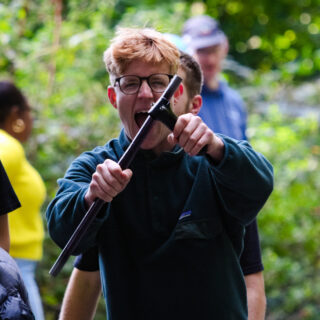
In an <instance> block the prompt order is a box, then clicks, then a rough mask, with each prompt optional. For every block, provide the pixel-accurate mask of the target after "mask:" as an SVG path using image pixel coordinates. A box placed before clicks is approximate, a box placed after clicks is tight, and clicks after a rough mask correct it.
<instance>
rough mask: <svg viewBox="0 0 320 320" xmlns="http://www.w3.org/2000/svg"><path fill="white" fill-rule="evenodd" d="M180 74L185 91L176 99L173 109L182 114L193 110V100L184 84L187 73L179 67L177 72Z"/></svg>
mask: <svg viewBox="0 0 320 320" xmlns="http://www.w3.org/2000/svg"><path fill="white" fill-rule="evenodd" d="M177 74H178V76H179V77H180V78H181V79H183V81H182V84H183V92H182V94H181V95H180V97H179V99H177V100H176V103H175V105H174V106H172V111H173V112H174V113H175V115H177V116H178V115H181V114H184V113H188V112H191V109H192V100H191V99H190V98H189V93H188V89H187V87H186V86H185V85H184V79H185V78H186V73H185V71H184V70H182V69H181V68H179V70H178V72H177Z"/></svg>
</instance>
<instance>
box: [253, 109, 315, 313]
mask: <svg viewBox="0 0 320 320" xmlns="http://www.w3.org/2000/svg"><path fill="white" fill-rule="evenodd" d="M250 124H251V128H250V131H249V132H250V135H251V143H252V145H253V146H254V147H255V148H256V149H257V150H258V151H260V152H262V153H263V154H264V155H266V156H267V158H268V159H269V160H270V161H271V163H272V164H273V165H274V173H275V188H274V191H273V193H272V195H271V197H270V199H269V200H268V202H267V204H266V205H265V207H264V209H263V210H262V212H261V213H260V215H259V219H258V223H259V229H260V236H261V246H262V252H263V260H264V264H265V272H264V274H265V283H266V292H267V297H268V310H269V314H270V318H271V319H287V318H288V316H289V315H291V316H293V315H295V318H294V319H317V318H318V316H319V311H320V310H319V308H320V306H319V304H318V301H319V299H320V285H319V281H317V279H318V278H319V274H320V259H319V246H320V240H319V236H318V235H319V232H320V221H319V215H320V198H319V189H320V182H319V181H320V179H319V178H320V148H319V145H320V136H319V124H318V123H317V122H316V121H315V120H314V119H312V118H297V119H290V118H289V119H286V118H284V117H283V115H281V114H280V113H279V111H278V108H277V106H275V105H271V106H270V109H269V112H268V113H267V115H265V116H259V115H254V116H252V117H251V119H250Z"/></svg>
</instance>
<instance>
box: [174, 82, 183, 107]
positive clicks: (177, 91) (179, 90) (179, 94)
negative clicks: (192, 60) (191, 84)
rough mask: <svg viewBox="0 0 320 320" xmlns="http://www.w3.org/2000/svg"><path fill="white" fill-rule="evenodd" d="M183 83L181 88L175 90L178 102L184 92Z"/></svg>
mask: <svg viewBox="0 0 320 320" xmlns="http://www.w3.org/2000/svg"><path fill="white" fill-rule="evenodd" d="M183 90H184V88H183V85H182V83H180V85H179V88H178V89H177V90H176V91H175V93H174V94H173V97H174V103H177V101H178V100H179V98H180V97H181V96H182V94H183Z"/></svg>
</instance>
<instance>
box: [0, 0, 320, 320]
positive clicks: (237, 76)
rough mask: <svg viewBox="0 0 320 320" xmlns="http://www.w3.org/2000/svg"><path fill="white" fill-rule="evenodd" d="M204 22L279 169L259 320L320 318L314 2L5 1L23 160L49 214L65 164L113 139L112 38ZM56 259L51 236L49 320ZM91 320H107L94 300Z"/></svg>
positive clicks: (263, 220)
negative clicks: (28, 130)
mask: <svg viewBox="0 0 320 320" xmlns="http://www.w3.org/2000/svg"><path fill="white" fill-rule="evenodd" d="M202 13H205V14H209V15H211V16H212V17H214V18H216V19H217V20H219V21H220V24H221V27H222V29H223V30H224V31H225V33H226V34H227V36H228V37H229V42H230V52H229V56H228V59H227V61H226V64H225V69H224V73H223V76H224V77H225V79H226V80H227V81H228V82H229V83H230V85H231V86H232V87H234V88H236V89H237V90H238V91H239V92H240V94H241V95H242V97H243V98H244V100H245V102H246V104H247V107H248V111H249V128H248V136H249V139H250V142H251V144H252V145H253V146H254V148H256V149H257V150H258V151H260V152H262V153H264V154H265V155H266V156H267V158H268V159H269V160H270V161H271V162H272V164H273V165H274V169H275V189H274V192H273V194H272V196H271V198H270V199H269V200H268V202H267V204H266V205H265V207H264V209H263V210H262V212H261V214H260V215H259V217H258V224H259V229H260V237H261V246H262V252H263V262H264V266H265V271H264V277H265V284H266V293H267V299H268V307H267V319H268V320H275V319H291V320H295V319H319V314H320V281H319V280H320V236H319V235H320V195H319V190H320V131H319V121H320V0H296V1H288V0H278V1H269V0H246V1H240V0H214V1H213V0H208V1H202V2H201V1H191V0H189V1H171V0H168V1H167V0H161V1H157V0H140V1H139V0H138V1H137V0H136V1H131V0H103V1H101V0H90V1H89V0H82V1H78V0H8V1H6V0H1V1H0V79H1V80H5V79H6V80H12V81H14V82H15V83H16V84H17V85H18V86H19V87H20V88H21V89H22V91H23V92H24V93H25V94H26V96H27V97H28V99H29V101H30V104H31V106H32V107H33V110H34V117H35V121H34V132H33V137H32V138H31V139H30V141H29V142H28V145H27V146H26V149H27V153H28V157H29V160H30V162H31V163H32V164H33V165H34V166H35V167H36V168H37V169H38V171H39V172H40V173H41V175H42V177H43V179H44V180H45V183H46V186H47V190H48V196H47V201H46V204H47V203H48V202H49V201H50V200H51V199H52V198H53V197H54V195H55V192H56V190H57V183H56V180H57V178H59V177H62V176H63V175H64V172H65V170H66V169H67V167H68V166H69V164H70V162H71V161H72V160H73V159H74V158H75V157H76V156H78V155H79V154H80V153H81V152H83V151H85V150H89V149H91V148H92V147H94V146H96V145H100V144H104V143H105V142H106V141H107V140H109V139H110V138H112V137H116V136H117V134H118V132H119V128H120V124H119V120H118V117H117V114H116V112H115V110H114V109H113V108H112V107H111V105H110V104H109V103H108V101H107V94H106V92H107V91H106V89H107V86H108V81H109V79H108V76H107V74H106V71H105V68H104V64H103V62H102V54H103V52H104V50H105V49H106V48H107V47H108V44H109V40H110V39H111V38H112V37H113V35H114V32H115V30H116V28H117V27H118V26H131V27H135V26H137V27H141V26H148V27H155V28H157V29H158V30H159V31H161V32H168V33H176V34H180V33H181V28H182V25H183V23H184V22H185V20H186V19H187V18H189V17H190V16H193V15H197V14H202ZM45 208H46V205H44V206H43V217H44V212H45ZM44 220H45V218H44ZM59 253H60V249H59V248H58V247H57V246H56V245H55V244H54V243H53V242H52V241H51V239H50V238H49V236H48V234H47V235H46V240H45V243H44V258H43V260H42V262H41V264H40V267H39V268H38V273H37V279H38V283H39V286H40V290H41V295H42V299H43V303H44V307H45V312H46V319H48V320H51V319H57V315H58V313H59V308H60V304H61V301H62V297H63V293H64V290H65V287H66V283H67V280H68V277H69V275H70V272H71V270H72V261H73V259H69V260H70V261H68V263H67V265H66V266H65V267H64V269H63V271H62V272H61V273H60V275H59V276H58V277H57V278H55V279H53V278H51V277H50V276H49V274H48V271H49V269H50V268H51V266H52V264H53V263H54V261H55V259H56V258H57V257H58V255H59ZM96 319H98V320H99V319H105V307H104V303H103V301H102V300H101V301H100V304H99V308H98V312H97V315H96Z"/></svg>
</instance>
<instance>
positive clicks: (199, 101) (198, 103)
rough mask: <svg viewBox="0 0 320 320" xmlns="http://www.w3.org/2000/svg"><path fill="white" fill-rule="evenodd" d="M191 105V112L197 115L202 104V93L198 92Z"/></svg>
mask: <svg viewBox="0 0 320 320" xmlns="http://www.w3.org/2000/svg"><path fill="white" fill-rule="evenodd" d="M190 105H191V107H190V110H189V112H191V113H192V114H194V115H197V114H198V113H199V111H200V109H201V106H202V97H201V96H200V94H197V95H195V96H194V97H193V98H192V100H191V103H190Z"/></svg>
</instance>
